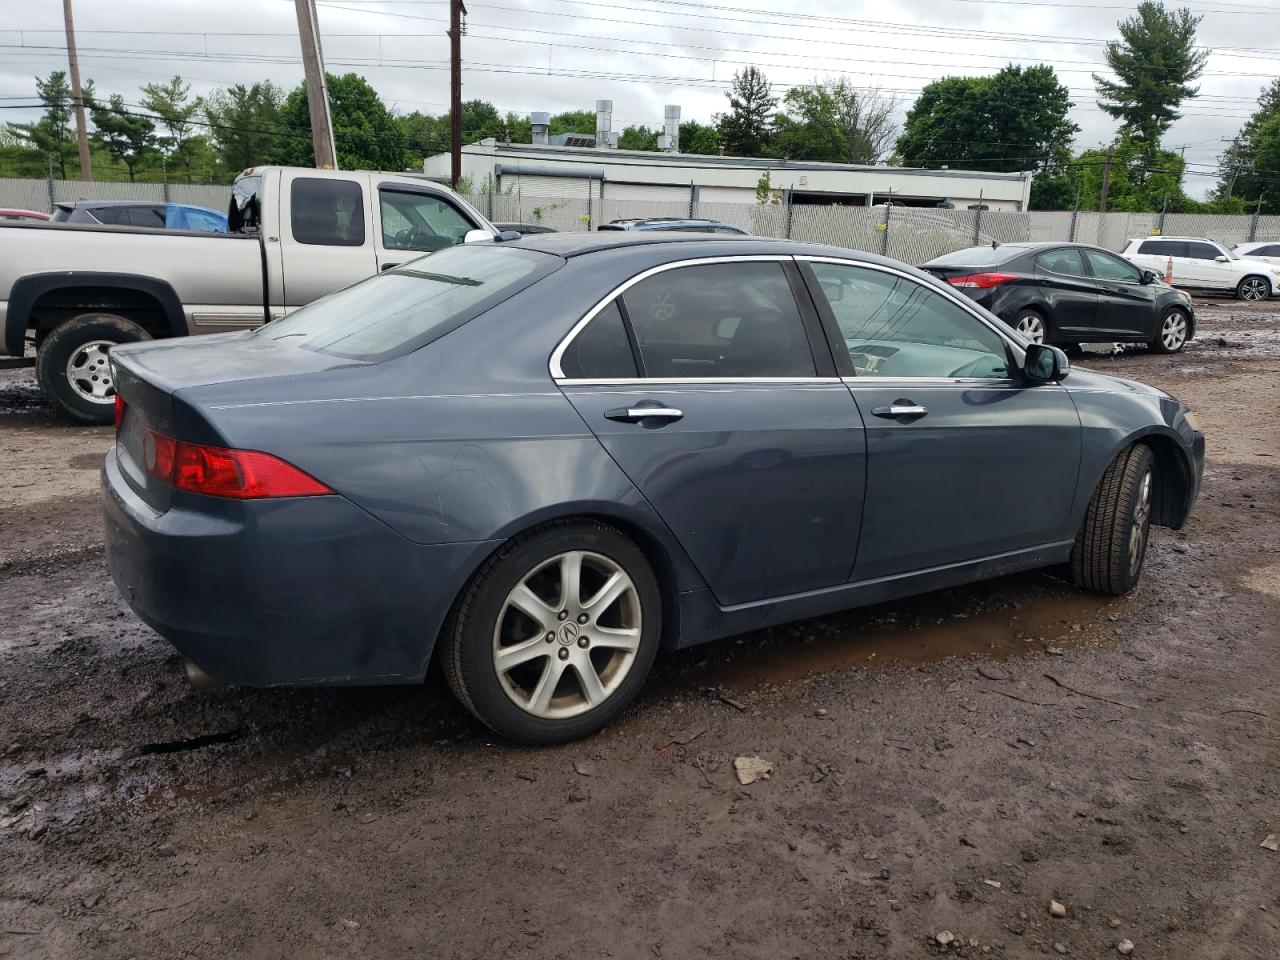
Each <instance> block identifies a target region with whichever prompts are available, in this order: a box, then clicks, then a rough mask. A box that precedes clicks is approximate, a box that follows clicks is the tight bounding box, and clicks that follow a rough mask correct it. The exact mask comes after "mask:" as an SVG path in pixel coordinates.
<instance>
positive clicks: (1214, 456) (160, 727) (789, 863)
mask: <svg viewBox="0 0 1280 960" xmlns="http://www.w3.org/2000/svg"><path fill="white" fill-rule="evenodd" d="M1200 309H1201V326H1200V334H1199V337H1198V339H1197V340H1196V342H1194V343H1192V344H1190V345H1189V346H1188V347H1187V349H1186V350H1185V352H1184V353H1182V354H1180V355H1177V356H1174V357H1160V356H1154V355H1148V354H1147V353H1146V352H1145V351H1136V352H1131V353H1128V354H1124V355H1121V356H1115V357H1111V356H1106V355H1104V354H1091V355H1090V356H1089V357H1088V358H1087V360H1084V361H1082V362H1083V363H1085V364H1086V365H1088V366H1092V367H1094V368H1096V369H1100V370H1103V371H1105V372H1108V373H1114V374H1118V375H1122V376H1126V377H1134V378H1138V379H1142V380H1146V381H1148V382H1151V383H1155V384H1157V385H1159V386H1161V387H1163V388H1165V389H1167V390H1169V391H1170V392H1172V393H1173V394H1174V395H1175V396H1178V397H1180V398H1182V399H1184V400H1187V401H1188V402H1190V403H1191V404H1192V405H1193V406H1194V407H1195V409H1196V411H1197V414H1198V415H1199V417H1200V418H1201V420H1202V421H1203V423H1204V425H1205V429H1206V432H1207V434H1208V436H1209V465H1208V469H1207V471H1206V476H1205V484H1204V490H1203V493H1202V495H1201V498H1200V503H1199V505H1198V507H1197V508H1196V511H1195V515H1194V517H1193V519H1192V520H1191V522H1190V523H1189V524H1188V526H1187V527H1186V529H1185V530H1183V531H1180V532H1177V533H1174V532H1171V531H1167V530H1159V531H1156V532H1155V534H1154V539H1153V543H1152V547H1151V552H1150V554H1149V556H1148V566H1147V570H1146V573H1145V576H1144V579H1143V582H1142V584H1141V586H1140V587H1139V589H1138V590H1136V591H1135V592H1134V593H1133V594H1132V595H1131V596H1129V597H1126V598H1123V599H1119V600H1111V599H1102V598H1097V597H1090V596H1085V595H1082V594H1080V593H1078V592H1076V591H1075V590H1074V589H1072V588H1071V587H1070V586H1068V585H1067V584H1065V583H1063V582H1062V581H1061V580H1060V579H1058V577H1057V575H1056V573H1055V572H1053V571H1049V572H1045V573H1035V574H1025V575H1018V576H1012V577H1007V578H1004V579H1000V580H996V581H992V582H988V583H984V584H981V585H978V586H974V587H969V588H964V589H957V590H950V591H946V592H944V593H940V594H935V595H931V596H928V597H923V598H919V599H914V600H910V601H904V602H900V603H894V604H887V605H882V606H878V607H874V608H870V609H867V610H861V611H855V612H851V613H847V614H844V615H840V616H835V617H829V618H825V619H820V620H812V621H807V622H805V623H800V624H796V625H793V626H789V627H785V628H780V629H776V630H771V631H766V632H763V633H758V634H752V635H748V636H743V637H737V638H731V639H729V640H725V641H722V642H718V643H715V644H712V645H710V646H707V647H702V648H698V649H694V650H691V651H686V652H683V653H680V654H677V655H674V656H670V657H667V658H666V659H665V660H662V661H660V663H659V665H658V668H657V671H656V674H655V676H654V677H653V678H652V679H651V681H650V683H649V684H648V686H647V688H646V692H645V693H644V694H643V695H642V697H641V698H640V700H639V702H637V703H636V704H635V705H634V707H632V708H631V709H630V710H629V711H628V712H627V713H626V715H625V716H624V717H623V718H622V719H621V721H620V722H618V723H615V724H614V725H613V726H612V727H611V728H610V729H608V730H607V731H605V732H604V733H602V734H600V735H598V736H596V737H594V738H593V739H591V740H588V741H586V742H583V743H579V744H575V745H573V746H568V747H563V748H555V749H544V750H530V749H524V748H515V747H511V746H509V745H507V744H504V743H502V742H495V740H494V739H493V738H492V737H491V736H490V735H488V733H487V732H486V731H485V730H484V729H483V728H481V727H480V726H478V725H477V724H476V723H475V722H473V721H472V720H470V718H469V717H467V716H466V715H465V714H464V713H463V711H462V710H461V708H459V707H458V706H457V705H456V704H455V703H454V702H453V701H452V700H451V699H450V698H449V696H448V694H447V692H446V691H445V689H444V686H443V684H442V683H441V682H440V680H439V678H438V677H435V676H433V677H432V678H431V680H430V681H429V682H428V684H427V685H426V686H425V688H422V689H367V690H323V691H305V690H300V691H280V690H274V691H255V690H236V689H223V690H211V691H193V690H191V689H190V688H188V686H187V685H186V683H185V682H184V681H183V679H182V677H181V673H180V664H179V661H178V658H177V657H176V656H175V655H174V654H173V653H172V652H171V650H170V649H169V648H168V647H167V646H166V645H165V644H164V643H163V642H161V641H160V640H159V639H158V638H157V637H155V635H153V634H152V633H151V632H150V631H149V630H148V629H147V628H145V627H143V626H142V625H140V624H139V623H138V622H137V621H136V620H135V619H134V618H133V616H132V615H131V614H130V613H129V611H128V610H127V608H126V607H125V606H124V605H123V603H121V602H120V600H119V599H118V598H117V597H116V594H115V591H114V589H113V588H112V586H111V583H110V581H109V579H108V577H107V575H106V572H105V570H104V568H103V561H102V550H101V532H100V524H99V522H98V519H97V505H96V500H95V490H96V483H97V475H96V467H97V464H98V461H99V459H100V457H101V455H102V452H103V451H104V450H105V448H106V446H107V445H108V443H109V441H110V437H109V433H110V431H109V430H102V429H83V428H75V427H67V426H64V425H60V424H57V423H56V422H54V421H53V420H52V418H51V416H50V414H49V411H48V409H47V408H46V407H45V406H44V405H43V404H42V403H41V402H40V400H39V397H38V395H37V393H36V391H35V389H34V385H33V384H32V382H31V380H30V377H29V374H27V373H26V372H10V373H3V374H0V476H2V478H3V482H0V611H3V613H0V623H2V624H3V630H0V957H15V958H24V960H26V958H44V957H57V958H70V957H75V958H78V957H106V958H116V957H119V958H125V957H175V958H181V957H200V958H209V957H245V958H265V957H281V958H329V957H333V958H338V957H379V958H381V957H432V958H453V957H458V958H490V957H503V956H506V957H513V956H514V957H533V958H542V957H548V958H552V957H573V958H585V957H617V958H632V957H634V958H648V960H653V958H658V960H676V958H692V957H711V956H714V957H735V958H743V957H748V958H757V957H759V958H771V960H772V958H790V957H803V958H853V957H875V958H879V957H921V956H926V957H927V956H931V955H935V954H943V953H950V954H952V955H956V954H959V955H967V956H992V957H1028V956H1035V955H1039V954H1046V953H1047V954H1050V955H1058V954H1063V953H1065V954H1066V955H1068V956H1078V957H1106V956H1118V955H1119V954H1118V953H1117V944H1118V943H1120V942H1121V941H1124V940H1128V941H1130V942H1132V943H1133V944H1134V945H1135V947H1134V956H1137V957H1170V958H1219V957H1221V958H1227V957H1230V958H1275V957H1276V956H1278V955H1280V851H1274V850H1269V849H1267V848H1265V847H1263V846H1261V844H1262V842H1263V841H1264V839H1265V838H1266V837H1267V836H1268V835H1269V834H1276V833H1280V657H1278V656H1277V653H1278V644H1280V308H1276V307H1275V306H1274V305H1273V306H1271V307H1269V308H1257V309H1250V308H1248V307H1244V306H1241V305H1238V304H1234V303H1231V302H1226V301H1218V302H1210V303H1208V304H1205V305H1201V308H1200ZM744 755H745V756H757V755H758V756H760V757H762V758H764V759H765V760H767V761H770V762H771V763H772V764H773V774H772V776H771V778H770V779H768V780H762V781H759V782H756V783H753V784H751V785H750V786H745V787H744V786H740V785H739V784H738V783H737V781H736V780H735V778H734V774H733V768H732V762H733V759H734V758H735V757H737V756H744ZM1051 899H1053V900H1056V901H1058V902H1060V903H1061V904H1063V905H1064V906H1065V910H1066V915H1065V916H1064V917H1061V918H1057V917H1054V916H1051V914H1050V910H1049V906H1048V905H1049V902H1050V900H1051ZM943 931H948V932H950V933H951V934H952V935H954V937H955V940H954V942H952V943H951V944H950V946H949V947H947V948H945V949H944V948H943V947H941V946H939V945H938V943H937V940H936V939H935V938H936V935H937V934H939V933H941V932H943ZM943 939H944V940H945V939H946V937H943Z"/></svg>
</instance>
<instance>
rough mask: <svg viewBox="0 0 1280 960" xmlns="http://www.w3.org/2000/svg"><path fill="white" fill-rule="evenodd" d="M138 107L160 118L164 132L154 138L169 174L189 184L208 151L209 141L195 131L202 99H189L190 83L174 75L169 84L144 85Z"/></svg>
mask: <svg viewBox="0 0 1280 960" xmlns="http://www.w3.org/2000/svg"><path fill="white" fill-rule="evenodd" d="M141 106H142V108H143V109H144V110H147V111H150V112H151V113H153V114H155V115H156V116H157V117H159V118H160V126H161V127H163V128H164V131H165V132H164V133H163V134H161V135H159V136H157V137H156V143H157V145H158V146H159V147H160V150H161V152H162V153H163V154H164V156H165V160H166V161H167V166H168V172H169V175H171V176H173V175H181V176H184V177H186V178H187V180H188V181H190V180H191V179H192V176H193V174H194V173H195V172H196V168H197V166H198V162H197V161H198V159H199V158H200V155H201V154H202V153H204V152H205V151H206V150H207V148H208V142H207V141H206V140H205V138H204V137H203V136H201V135H200V134H198V133H197V132H196V124H195V118H196V116H197V115H198V114H199V113H200V111H201V109H202V108H203V103H202V101H201V99H200V98H199V97H192V96H191V84H189V83H187V82H186V81H185V80H183V79H182V77H180V76H175V77H174V78H173V79H172V80H170V81H169V82H168V83H147V84H143V87H142V104H141Z"/></svg>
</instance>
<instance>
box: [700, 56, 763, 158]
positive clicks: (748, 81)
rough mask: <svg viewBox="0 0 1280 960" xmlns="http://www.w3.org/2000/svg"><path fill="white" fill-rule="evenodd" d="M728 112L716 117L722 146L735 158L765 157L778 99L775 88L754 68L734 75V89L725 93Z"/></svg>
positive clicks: (731, 88)
mask: <svg viewBox="0 0 1280 960" xmlns="http://www.w3.org/2000/svg"><path fill="white" fill-rule="evenodd" d="M725 96H726V97H728V98H729V112H728V113H726V114H721V115H720V116H718V117H716V118H715V121H716V126H717V127H718V128H719V130H720V143H721V145H722V146H723V147H724V149H725V151H726V152H727V153H729V154H730V155H732V156H735V157H763V156H765V155H766V154H767V153H768V149H769V140H770V137H771V136H772V133H773V111H774V108H775V107H777V105H778V98H777V97H775V96H774V95H773V86H772V84H770V83H769V81H768V80H767V79H766V78H765V75H764V74H763V73H761V72H760V71H759V70H758V69H757V68H755V67H747V68H746V69H744V70H739V71H738V72H737V73H735V74H734V75H733V86H732V87H730V88H729V90H728V91H727V92H726V93H725Z"/></svg>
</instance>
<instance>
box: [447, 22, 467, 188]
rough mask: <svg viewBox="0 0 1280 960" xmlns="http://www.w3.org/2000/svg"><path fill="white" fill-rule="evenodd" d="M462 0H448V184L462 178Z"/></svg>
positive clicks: (452, 184)
mask: <svg viewBox="0 0 1280 960" xmlns="http://www.w3.org/2000/svg"><path fill="white" fill-rule="evenodd" d="M466 13H467V8H466V7H465V6H463V3H462V0H449V141H450V147H449V149H450V157H449V184H450V185H451V186H453V187H457V185H458V181H459V180H461V179H462V18H463V17H464V16H466Z"/></svg>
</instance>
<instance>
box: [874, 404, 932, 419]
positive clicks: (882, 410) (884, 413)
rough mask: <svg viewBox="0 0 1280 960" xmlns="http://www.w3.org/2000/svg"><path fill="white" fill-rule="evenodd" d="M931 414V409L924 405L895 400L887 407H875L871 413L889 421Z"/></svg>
mask: <svg viewBox="0 0 1280 960" xmlns="http://www.w3.org/2000/svg"><path fill="white" fill-rule="evenodd" d="M928 412H929V408H928V407H926V406H925V405H924V404H922V403H912V402H911V401H910V400H895V401H894V402H893V403H891V404H889V405H888V406H887V407H874V408H873V409H872V410H871V413H872V414H873V415H875V416H877V417H884V418H885V419H887V420H896V419H897V418H898V417H923V416H924V415H925V414H926V413H928Z"/></svg>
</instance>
